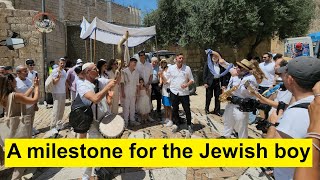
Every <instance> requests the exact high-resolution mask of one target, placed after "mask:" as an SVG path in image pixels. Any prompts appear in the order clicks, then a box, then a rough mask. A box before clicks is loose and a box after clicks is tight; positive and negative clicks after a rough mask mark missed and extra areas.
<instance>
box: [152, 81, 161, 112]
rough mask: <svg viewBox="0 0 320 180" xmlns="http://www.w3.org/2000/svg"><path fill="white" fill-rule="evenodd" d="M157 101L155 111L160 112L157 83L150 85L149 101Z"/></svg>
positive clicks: (159, 94) (159, 95) (159, 93)
mask: <svg viewBox="0 0 320 180" xmlns="http://www.w3.org/2000/svg"><path fill="white" fill-rule="evenodd" d="M154 99H155V100H157V111H158V112H159V111H161V92H160V87H159V84H158V83H155V84H151V101H152V100H154Z"/></svg>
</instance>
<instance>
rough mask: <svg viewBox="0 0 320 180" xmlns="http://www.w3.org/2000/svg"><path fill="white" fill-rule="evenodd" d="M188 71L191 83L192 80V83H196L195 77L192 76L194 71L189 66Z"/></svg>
mask: <svg viewBox="0 0 320 180" xmlns="http://www.w3.org/2000/svg"><path fill="white" fill-rule="evenodd" d="M187 71H188V74H189V76H188V78H189V81H190V80H192V81H193V82H194V79H193V75H192V71H191V68H190V67H189V66H188V69H187Z"/></svg>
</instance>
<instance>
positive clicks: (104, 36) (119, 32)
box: [80, 17, 156, 47]
mask: <svg viewBox="0 0 320 180" xmlns="http://www.w3.org/2000/svg"><path fill="white" fill-rule="evenodd" d="M80 26H81V34H80V38H81V39H87V38H88V37H90V38H91V39H95V33H94V31H95V30H97V31H96V40H97V41H101V42H103V43H106V44H115V45H117V44H118V43H119V41H120V40H121V38H122V36H123V35H124V34H125V32H126V31H129V39H128V46H129V47H134V46H137V45H139V44H141V43H143V42H145V41H147V40H148V39H150V38H152V37H153V36H155V35H156V27H155V26H151V27H144V28H128V27H124V26H118V25H114V24H111V23H107V22H104V21H102V20H100V19H99V18H97V17H96V18H94V19H93V21H92V22H91V24H90V23H89V22H88V21H87V20H86V19H85V18H84V17H83V20H82V23H81V25H80Z"/></svg>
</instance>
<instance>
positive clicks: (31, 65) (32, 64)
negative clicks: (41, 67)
mask: <svg viewBox="0 0 320 180" xmlns="http://www.w3.org/2000/svg"><path fill="white" fill-rule="evenodd" d="M28 66H31V67H32V66H36V65H34V64H29V65H28Z"/></svg>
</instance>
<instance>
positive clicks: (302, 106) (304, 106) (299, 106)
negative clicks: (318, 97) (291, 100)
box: [290, 103, 310, 109]
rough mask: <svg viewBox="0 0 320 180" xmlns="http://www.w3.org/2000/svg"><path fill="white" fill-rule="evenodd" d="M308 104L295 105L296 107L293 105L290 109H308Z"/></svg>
mask: <svg viewBox="0 0 320 180" xmlns="http://www.w3.org/2000/svg"><path fill="white" fill-rule="evenodd" d="M309 105H310V103H301V104H297V105H294V106H292V107H290V108H303V109H308V107H309Z"/></svg>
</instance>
